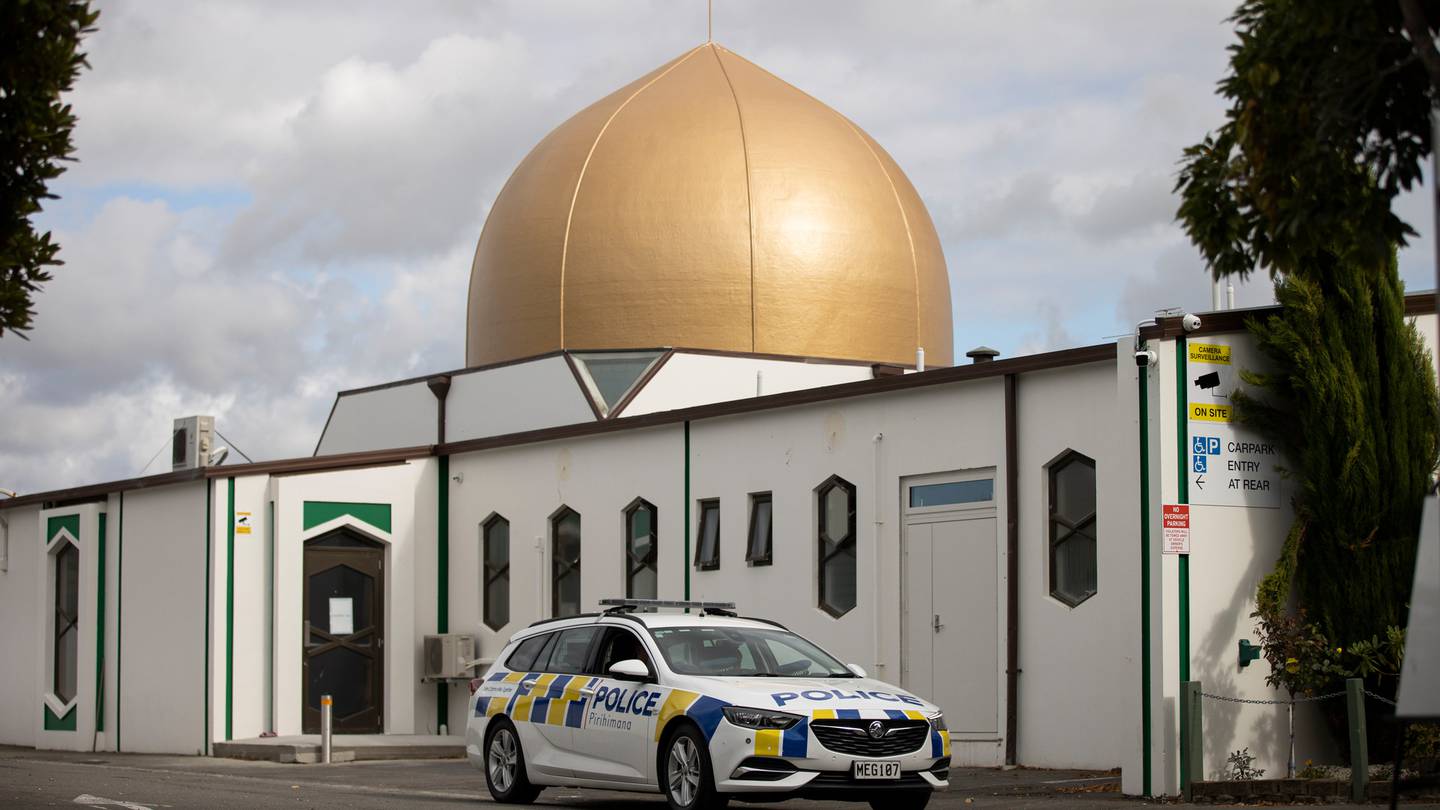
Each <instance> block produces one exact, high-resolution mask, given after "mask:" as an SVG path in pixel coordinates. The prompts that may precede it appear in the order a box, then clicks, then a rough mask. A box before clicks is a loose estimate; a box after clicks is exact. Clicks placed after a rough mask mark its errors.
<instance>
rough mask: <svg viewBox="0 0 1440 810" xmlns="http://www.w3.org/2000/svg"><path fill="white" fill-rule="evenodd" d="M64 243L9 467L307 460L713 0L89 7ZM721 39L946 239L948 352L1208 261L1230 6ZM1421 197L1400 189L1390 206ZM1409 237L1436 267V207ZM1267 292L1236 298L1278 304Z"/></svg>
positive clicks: (919, 21) (20, 476) (1195, 282)
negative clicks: (901, 172) (857, 133)
mask: <svg viewBox="0 0 1440 810" xmlns="http://www.w3.org/2000/svg"><path fill="white" fill-rule="evenodd" d="M98 5H99V7H100V9H101V17H100V22H99V28H100V30H99V32H98V33H96V34H94V35H93V36H92V37H91V38H90V39H89V40H88V42H87V49H88V51H89V53H90V62H91V65H92V68H93V69H92V70H90V71H89V72H87V73H85V74H84V75H83V76H82V77H81V79H80V81H79V85H78V87H77V89H76V90H75V92H74V93H73V96H72V99H71V100H72V101H73V103H74V105H75V109H76V112H77V113H78V115H79V117H80V123H79V126H78V128H77V130H76V135H75V140H76V145H77V157H78V158H79V163H78V164H75V165H74V166H73V167H72V168H71V169H70V171H69V172H68V173H67V174H66V175H65V176H64V177H63V178H62V180H61V181H60V182H59V183H58V184H57V186H56V187H55V188H54V189H53V190H54V191H56V192H57V193H59V194H60V195H61V199H59V200H56V201H52V202H51V203H50V204H49V205H48V206H47V209H46V211H45V212H44V214H43V216H41V218H40V224H41V226H42V227H46V228H50V229H53V230H54V231H55V233H56V235H57V237H58V239H59V241H60V242H61V244H62V245H63V252H62V256H63V258H64V259H65V261H66V265H65V266H64V267H63V268H60V269H59V270H58V271H57V273H56V280H55V281H54V282H52V283H51V284H50V285H48V287H47V288H46V289H45V291H44V293H43V294H42V295H41V297H40V298H39V314H38V325H37V327H36V328H35V329H34V331H33V332H32V333H31V335H30V337H31V340H30V341H28V342H26V341H21V340H18V339H15V338H13V337H9V336H7V337H5V338H4V339H3V340H0V414H3V418H0V487H4V488H10V489H18V490H20V491H22V492H27V491H28V492H33V491H38V490H42V489H49V488H56V487H62V486H70V485H77V484H82V483H90V482H95V481H102V480H110V479H117V478H127V477H130V476H134V475H136V474H139V473H140V472H141V471H142V470H144V471H145V472H146V473H155V472H163V471H164V470H165V469H166V463H167V462H168V458H165V457H162V458H160V459H158V460H155V461H154V462H153V463H151V464H150V466H149V467H148V468H146V464H147V462H149V461H150V459H151V458H152V457H153V456H154V455H155V453H156V451H157V450H160V449H161V448H162V447H164V446H166V443H167V440H168V436H169V432H170V423H171V419H172V418H173V417H176V416H181V415H186V414H192V413H209V414H214V415H215V416H216V417H217V422H218V427H219V429H220V430H221V432H222V433H224V434H225V436H226V437H228V439H229V440H230V441H231V442H232V443H233V444H235V445H236V446H238V447H239V448H240V449H241V450H244V451H245V452H246V453H248V454H249V455H250V456H252V457H254V458H256V459H260V458H278V457H289V456H297V455H308V454H309V453H310V452H312V451H313V448H314V446H315V441H316V439H317V438H318V435H319V431H320V429H321V426H322V425H323V424H324V421H325V416H326V414H327V413H328V411H329V409H330V405H331V402H332V399H333V396H334V393H335V391H337V390H339V389H344V388H350V387H356V386H360V385H366V384H371V383H376V382H383V381H387V380H391V379H397V378H400V377H405V376H413V375H417V374H423V373H427V372H431V371H439V370H446V369H452V368H457V367H460V366H462V365H464V325H465V314H464V301H465V291H466V286H467V283H468V274H469V265H470V257H471V253H472V251H473V250H474V247H475V241H476V239H477V237H478V235H479V233H480V228H481V225H482V224H483V222H484V220H485V215H486V212H487V211H488V210H489V206H490V204H491V202H492V200H493V199H494V197H495V194H496V193H497V192H498V191H499V189H500V186H501V185H502V184H503V183H504V181H505V178H506V177H507V176H508V174H509V172H510V171H511V169H512V168H514V166H515V164H516V163H517V162H518V161H519V160H520V159H521V158H522V157H523V156H524V155H525V153H526V152H527V151H528V149H529V148H530V147H531V146H532V145H534V144H535V143H536V142H537V141H538V140H539V139H540V138H541V137H543V136H544V135H545V133H546V132H548V131H549V130H550V129H551V128H552V127H554V126H555V125H557V124H559V123H560V122H561V121H563V120H565V119H566V118H568V117H569V116H570V115H571V114H573V113H574V112H576V111H577V110H579V109H580V108H581V107H583V106H585V105H586V104H588V103H590V102H591V101H593V100H595V99H597V98H599V97H600V96H602V95H604V94H606V93H608V92H609V91H610V90H613V89H615V88H616V87H618V86H620V85H622V84H624V83H626V82H629V81H630V80H632V79H634V78H636V77H637V76H639V75H641V74H643V73H645V72H647V71H649V70H650V69H651V68H653V67H655V66H656V65H659V64H660V63H662V62H664V61H666V60H668V59H670V58H672V57H674V56H676V55H678V54H680V53H682V52H683V51H685V50H687V49H688V48H690V47H692V46H694V45H695V44H697V43H698V42H700V41H703V39H704V37H705V3H704V0H510V1H509V2H485V1H483V0H416V2H406V3H395V2H380V1H379V0H375V1H374V2H369V1H367V0H344V2H322V1H320V0H307V2H303V3H295V2H290V0H207V1H206V2H193V0H144V1H143V2H141V1H140V0H133V1H132V2H126V1H124V0H99V3H98ZM715 5H716V10H715V38H716V40H717V41H719V42H721V43H722V44H724V45H726V46H727V47H729V48H731V49H732V50H734V51H736V52H737V53H739V54H741V55H743V56H745V57H747V58H749V59H751V60H753V61H755V62H757V63H759V64H760V65H761V66H763V67H766V68H767V69H769V70H771V71H772V72H774V73H776V74H777V75H779V76H780V77H781V78H784V79H786V80H787V81H789V82H791V83H792V84H795V85H797V86H798V87H800V88H801V89H803V90H805V91H807V92H809V93H811V94H812V95H814V96H816V97H818V98H819V99H821V100H822V101H824V102H826V103H828V104H829V105H831V106H833V107H834V108H836V109H837V110H839V111H840V112H842V113H844V114H845V115H847V116H849V117H850V118H851V119H852V120H854V121H856V122H857V123H858V124H859V125H860V126H861V127H863V128H864V129H866V130H868V131H869V132H870V133H871V134H872V135H873V136H875V138H876V139H878V140H879V141H880V143H881V144H883V145H884V146H885V147H886V149H888V150H889V151H890V153H891V154H892V155H894V157H895V158H896V160H898V161H899V163H900V165H901V166H902V167H903V168H904V169H905V170H906V172H907V173H908V174H909V176H910V179H911V180H912V181H913V182H914V184H915V186H916V187H917V188H918V189H919V191H920V193H921V194H922V195H923V196H924V198H925V201H926V203H927V204H928V205H929V207H930V212H931V215H932V216H933V218H934V219H935V224H936V226H937V227H938V229H939V231H940V235H941V238H942V239H943V242H944V248H945V254H946V258H947V260H948V263H949V267H950V278H951V287H952V291H953V296H954V310H955V346H956V349H957V353H958V352H963V351H964V350H965V349H968V348H970V347H972V346H975V345H978V344H981V343H984V344H988V345H990V346H994V347H995V348H998V349H1000V350H1001V352H1002V353H1003V354H1005V355H1014V354H1019V353H1027V352H1033V351H1043V350H1046V349H1052V348H1062V347H1066V346H1074V345H1083V344H1089V343H1094V342H1098V341H1101V340H1103V339H1105V338H1107V337H1109V336H1113V335H1116V334H1119V333H1123V332H1127V331H1129V330H1130V329H1131V328H1132V327H1133V325H1134V323H1135V321H1137V320H1138V319H1140V318H1143V317H1146V316H1147V315H1149V314H1150V313H1152V312H1153V311H1154V310H1156V309H1158V308H1162V307H1167V306H1184V307H1187V308H1191V309H1206V308H1208V305H1209V283H1208V280H1207V277H1206V276H1205V274H1204V270H1203V268H1202V265H1201V263H1200V261H1199V259H1198V257H1197V255H1196V253H1195V251H1194V249H1193V248H1191V247H1190V246H1189V244H1188V243H1187V242H1186V240H1185V238H1184V237H1183V235H1182V234H1181V233H1180V231H1179V229H1178V228H1177V227H1176V226H1175V224H1174V223H1173V216H1174V211H1175V207H1176V201H1175V199H1174V198H1173V197H1172V196H1171V194H1170V189H1171V187H1172V186H1173V184H1174V174H1175V170H1176V161H1177V159H1178V157H1179V154H1180V151H1181V149H1182V148H1183V147H1184V146H1186V145H1188V144H1190V143H1193V142H1195V141H1197V140H1199V139H1200V138H1201V137H1202V136H1203V135H1204V133H1205V132H1206V131H1207V130H1209V129H1211V128H1213V127H1215V126H1216V125H1217V124H1218V123H1219V122H1220V120H1221V118H1220V116H1221V110H1222V106H1221V104H1220V102H1219V100H1218V99H1217V98H1216V97H1215V96H1214V94H1213V90H1214V85H1215V82H1216V80H1217V79H1218V78H1219V77H1220V76H1221V75H1222V73H1223V70H1224V65H1225V50H1224V49H1225V46H1226V45H1227V44H1228V43H1229V42H1230V41H1231V39H1232V32H1231V30H1230V28H1229V26H1227V25H1226V24H1225V22H1224V19H1225V17H1226V16H1227V15H1228V13H1229V12H1230V11H1231V10H1232V9H1233V6H1234V0H1171V2H1164V3H1157V2H1154V0H1087V1H1086V2H1083V3H1079V2H1073V0H1046V1H1044V2H1042V1H1041V0H906V2H904V3H896V2H893V0H846V1H845V2H837V0H716V3H715ZM1401 211H1402V214H1403V215H1404V216H1405V217H1406V218H1407V219H1408V220H1409V221H1410V222H1411V223H1412V224H1415V225H1417V227H1418V226H1421V225H1423V224H1424V223H1425V222H1426V221H1428V219H1429V216H1428V214H1429V210H1428V204H1427V203H1426V201H1425V198H1424V197H1423V196H1421V195H1418V194H1417V195H1411V196H1410V197H1407V198H1405V199H1404V200H1402V201H1401ZM1420 230H1421V231H1422V232H1423V235H1422V238H1421V239H1420V240H1418V241H1417V242H1416V243H1415V245H1414V246H1413V247H1412V248H1411V249H1409V250H1408V251H1406V252H1405V254H1403V255H1402V271H1403V275H1404V277H1405V280H1406V282H1407V285H1408V286H1409V287H1410V288H1411V289H1412V290H1418V289H1424V288H1429V287H1431V286H1433V284H1432V283H1431V282H1430V281H1429V278H1430V277H1431V276H1430V273H1431V270H1430V268H1431V266H1432V265H1431V260H1430V257H1431V256H1432V255H1433V254H1432V247H1431V244H1430V241H1429V238H1430V237H1429V230H1430V229H1429V228H1428V227H1420ZM1269 299H1270V296H1269V292H1268V284H1266V283H1257V284H1253V285H1250V286H1248V287H1247V288H1244V289H1242V290H1241V291H1240V303H1241V304H1242V305H1245V304H1259V303H1267V302H1268V301H1269Z"/></svg>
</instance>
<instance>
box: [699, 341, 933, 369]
mask: <svg viewBox="0 0 1440 810" xmlns="http://www.w3.org/2000/svg"><path fill="white" fill-rule="evenodd" d="M675 352H676V353H678V354H699V355H706V356H709V357H745V358H750V359H754V360H779V361H782V362H789V363H817V364H820V365H827V366H866V367H872V366H875V365H876V364H877V363H884V364H885V365H891V366H898V367H900V368H906V369H914V368H915V364H914V363H891V362H890V361H888V360H852V359H846V358H841V357H815V356H812V355H806V354H767V353H765V352H736V351H730V350H728V349H686V348H683V347H679V346H677V347H676V348H675ZM931 368H948V366H931Z"/></svg>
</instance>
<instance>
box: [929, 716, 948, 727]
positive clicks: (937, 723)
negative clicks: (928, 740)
mask: <svg viewBox="0 0 1440 810" xmlns="http://www.w3.org/2000/svg"><path fill="white" fill-rule="evenodd" d="M930 727H931V728H933V729H935V730H936V731H945V730H946V728H945V713H944V712H936V713H934V714H932V715H930Z"/></svg>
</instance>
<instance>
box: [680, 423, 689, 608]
mask: <svg viewBox="0 0 1440 810" xmlns="http://www.w3.org/2000/svg"><path fill="white" fill-rule="evenodd" d="M680 559H681V561H682V564H681V566H680V567H681V568H684V569H685V598H686V599H689V598H690V420H689V419H686V420H685V556H684V557H681V558H680ZM685 612H686V613H689V612H690V611H689V609H686V611H685Z"/></svg>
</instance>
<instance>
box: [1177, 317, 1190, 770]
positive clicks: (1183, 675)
mask: <svg viewBox="0 0 1440 810" xmlns="http://www.w3.org/2000/svg"><path fill="white" fill-rule="evenodd" d="M1188 351H1189V349H1188V344H1187V343H1186V341H1185V337H1184V336H1183V335H1181V336H1180V337H1177V338H1175V456H1176V458H1175V464H1176V467H1175V472H1176V473H1177V475H1178V477H1177V486H1176V489H1175V502H1176V503H1182V504H1188V503H1190V465H1189V464H1186V462H1187V461H1188V460H1189V459H1190V403H1189V387H1188V386H1187V385H1186V378H1185V375H1186V372H1187V369H1186V359H1187V358H1186V357H1185V355H1186V353H1187V352H1188ZM1179 557H1180V560H1179V567H1180V571H1179V574H1180V576H1179V579H1180V581H1179V583H1178V589H1179V591H1180V593H1179V598H1180V609H1179V614H1180V615H1179V620H1180V628H1179V650H1178V653H1177V654H1178V655H1179V656H1180V662H1179V663H1180V683H1181V685H1182V686H1183V685H1184V683H1185V682H1186V681H1188V680H1190V555H1189V554H1181V555H1179ZM1181 694H1184V690H1183V689H1182V690H1181ZM1188 720H1189V716H1188V713H1186V712H1183V711H1182V712H1180V784H1181V785H1182V786H1183V785H1188V784H1189V783H1190V757H1189V756H1188V754H1189V749H1188V746H1186V745H1185V741H1186V740H1188V739H1190V737H1189V732H1190V724H1189V722H1188Z"/></svg>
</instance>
